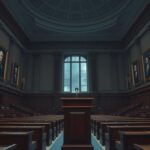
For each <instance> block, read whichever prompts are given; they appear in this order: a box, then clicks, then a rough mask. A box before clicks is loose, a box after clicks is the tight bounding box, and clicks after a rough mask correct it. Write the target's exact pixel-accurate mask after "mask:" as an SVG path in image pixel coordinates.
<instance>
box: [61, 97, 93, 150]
mask: <svg viewBox="0 0 150 150" xmlns="http://www.w3.org/2000/svg"><path fill="white" fill-rule="evenodd" d="M93 99H94V98H93V97H87V98H85V97H63V98H61V100H62V102H63V108H64V144H63V146H62V150H93V146H92V145H91V127H90V111H91V108H92V101H93Z"/></svg>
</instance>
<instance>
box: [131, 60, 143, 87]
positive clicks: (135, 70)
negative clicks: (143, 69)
mask: <svg viewBox="0 0 150 150" xmlns="http://www.w3.org/2000/svg"><path fill="white" fill-rule="evenodd" d="M132 78H133V85H134V86H137V85H139V84H140V82H141V75H140V62H139V61H138V60H136V61H135V62H133V63H132Z"/></svg>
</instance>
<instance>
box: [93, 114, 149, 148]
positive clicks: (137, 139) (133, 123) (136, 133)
mask: <svg viewBox="0 0 150 150" xmlns="http://www.w3.org/2000/svg"><path fill="white" fill-rule="evenodd" d="M92 119H93V120H92V121H91V126H92V132H93V134H94V135H95V136H96V137H97V139H98V140H100V142H101V144H102V145H104V146H105V147H106V150H133V149H137V150H143V149H144V148H149V149H150V147H149V145H150V138H149V133H150V120H148V119H147V120H145V119H140V118H136V120H135V118H133V119H130V118H124V119H122V118H115V119H114V120H113V116H112V119H110V118H109V119H108V118H107V119H106V118H105V119H104V121H103V119H102V116H99V117H98V116H96V117H94V118H92ZM144 135H145V136H144ZM148 139H149V140H148ZM137 144H141V145H137ZM145 150H146V149H145Z"/></svg>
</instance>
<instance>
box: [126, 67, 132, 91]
mask: <svg viewBox="0 0 150 150" xmlns="http://www.w3.org/2000/svg"><path fill="white" fill-rule="evenodd" d="M132 86H133V79H132V67H131V66H129V69H128V72H127V87H128V89H131V88H132Z"/></svg>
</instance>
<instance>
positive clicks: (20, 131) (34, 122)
mask: <svg viewBox="0 0 150 150" xmlns="http://www.w3.org/2000/svg"><path fill="white" fill-rule="evenodd" d="M62 129H63V117H62V116H61V117H60V116H56V117H54V116H39V117H25V118H12V119H8V118H4V119H3V120H0V146H3V145H10V144H16V145H17V148H16V149H17V150H34V149H36V150H45V149H46V145H47V146H49V145H50V144H51V142H52V140H54V139H55V138H56V137H57V136H58V134H59V133H60V132H61V130H62ZM25 135H26V136H25ZM19 136H20V137H21V138H19ZM4 137H5V138H4ZM17 137H18V138H17ZM23 137H25V138H23ZM8 139H9V140H8ZM20 140H21V141H22V142H21V141H20ZM25 141H26V142H28V144H26V145H28V146H25V145H24V144H25ZM23 145H24V146H23ZM21 147H22V148H21ZM23 147H24V148H23Z"/></svg>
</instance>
